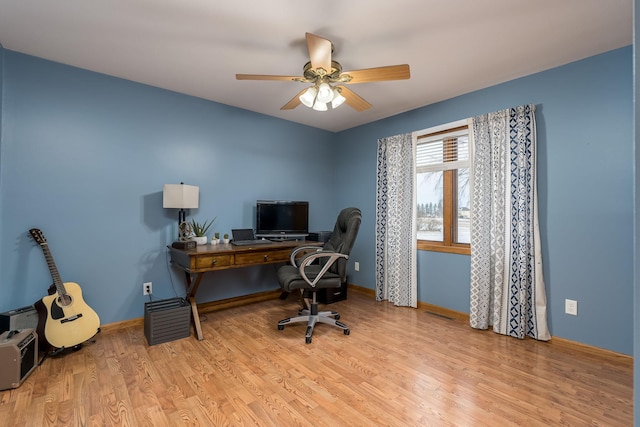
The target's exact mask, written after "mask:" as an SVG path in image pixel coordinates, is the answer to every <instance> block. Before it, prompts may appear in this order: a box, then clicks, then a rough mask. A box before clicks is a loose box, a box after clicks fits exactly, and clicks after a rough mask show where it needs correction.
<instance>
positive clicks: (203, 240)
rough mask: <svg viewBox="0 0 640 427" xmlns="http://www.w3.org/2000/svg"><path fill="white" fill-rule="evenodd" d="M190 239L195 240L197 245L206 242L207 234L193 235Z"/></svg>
mask: <svg viewBox="0 0 640 427" xmlns="http://www.w3.org/2000/svg"><path fill="white" fill-rule="evenodd" d="M191 240H193V241H195V242H196V245H198V246H200V245H206V244H207V236H202V237H198V236H194V237H192V238H191Z"/></svg>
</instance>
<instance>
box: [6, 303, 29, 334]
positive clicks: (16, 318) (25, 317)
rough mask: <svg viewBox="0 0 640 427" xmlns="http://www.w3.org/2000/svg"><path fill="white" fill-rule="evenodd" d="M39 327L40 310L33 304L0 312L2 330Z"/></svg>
mask: <svg viewBox="0 0 640 427" xmlns="http://www.w3.org/2000/svg"><path fill="white" fill-rule="evenodd" d="M37 327H38V312H37V311H36V309H35V308H34V307H33V306H32V305H30V306H27V307H22V308H16V309H15V310H9V311H7V312H4V313H0V332H4V331H15V330H16V329H27V328H32V329H36V328H37Z"/></svg>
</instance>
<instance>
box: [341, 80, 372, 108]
mask: <svg viewBox="0 0 640 427" xmlns="http://www.w3.org/2000/svg"><path fill="white" fill-rule="evenodd" d="M336 87H337V88H338V89H339V90H340V93H341V94H342V96H344V98H345V101H344V102H346V103H347V105H348V106H349V107H351V108H353V109H354V110H356V111H364V110H368V109H369V108H371V104H369V103H368V102H367V101H365V100H364V99H363V98H362V97H361V96H360V95H358V94H356V93H355V92H354V91H352V90H350V89H347V88H346V87H345V86H336Z"/></svg>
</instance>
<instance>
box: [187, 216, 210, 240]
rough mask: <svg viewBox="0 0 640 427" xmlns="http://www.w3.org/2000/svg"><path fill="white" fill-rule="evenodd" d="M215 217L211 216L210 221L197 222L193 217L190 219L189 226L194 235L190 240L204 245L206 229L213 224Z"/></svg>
mask: <svg viewBox="0 0 640 427" xmlns="http://www.w3.org/2000/svg"><path fill="white" fill-rule="evenodd" d="M215 220H216V219H215V218H213V219H212V220H211V221H209V222H208V221H206V220H205V221H204V222H198V221H196V220H195V219H192V220H191V228H192V229H193V234H195V237H192V240H195V241H196V244H198V245H206V244H207V231H208V230H209V227H211V225H212V224H213V222H214V221H215Z"/></svg>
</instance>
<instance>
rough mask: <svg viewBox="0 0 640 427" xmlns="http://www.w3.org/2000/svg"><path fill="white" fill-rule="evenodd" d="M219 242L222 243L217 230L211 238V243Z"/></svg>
mask: <svg viewBox="0 0 640 427" xmlns="http://www.w3.org/2000/svg"><path fill="white" fill-rule="evenodd" d="M218 243H220V233H218V232H216V233H213V237H212V238H211V244H212V245H217V244H218Z"/></svg>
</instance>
